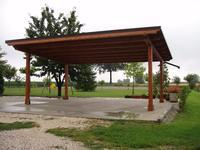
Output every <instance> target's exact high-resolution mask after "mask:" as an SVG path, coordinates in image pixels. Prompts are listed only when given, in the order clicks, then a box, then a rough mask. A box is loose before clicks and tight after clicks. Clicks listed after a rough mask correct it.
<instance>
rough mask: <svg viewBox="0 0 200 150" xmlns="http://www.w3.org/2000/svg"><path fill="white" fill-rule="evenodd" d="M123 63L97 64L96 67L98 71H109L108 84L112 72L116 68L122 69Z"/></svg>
mask: <svg viewBox="0 0 200 150" xmlns="http://www.w3.org/2000/svg"><path fill="white" fill-rule="evenodd" d="M124 66H125V64H124V63H113V64H97V65H96V68H97V70H98V71H99V73H105V72H110V84H112V72H113V71H117V70H123V69H124Z"/></svg>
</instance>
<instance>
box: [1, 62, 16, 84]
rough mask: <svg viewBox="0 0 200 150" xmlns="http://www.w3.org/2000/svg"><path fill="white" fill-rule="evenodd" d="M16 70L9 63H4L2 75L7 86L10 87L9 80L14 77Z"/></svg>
mask: <svg viewBox="0 0 200 150" xmlns="http://www.w3.org/2000/svg"><path fill="white" fill-rule="evenodd" d="M16 72H17V69H16V68H15V67H12V66H11V65H5V70H4V77H5V78H6V79H7V80H8V83H9V84H8V85H9V87H10V81H11V79H14V77H15V75H16Z"/></svg>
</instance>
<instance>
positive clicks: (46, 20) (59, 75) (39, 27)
mask: <svg viewBox="0 0 200 150" xmlns="http://www.w3.org/2000/svg"><path fill="white" fill-rule="evenodd" d="M30 18H31V22H29V27H28V28H26V34H27V36H28V37H29V38H38V37H49V36H59V35H72V34H78V33H80V29H81V27H82V26H83V24H81V23H80V22H79V21H78V20H77V16H76V11H75V10H73V11H71V12H70V15H69V17H68V18H67V17H66V16H64V14H63V13H60V14H59V15H58V17H55V16H54V10H53V9H50V8H49V7H48V6H45V7H44V8H42V12H41V17H40V18H38V17H34V16H30ZM31 64H32V65H33V66H34V67H35V68H36V69H39V70H40V71H41V72H40V74H39V75H40V76H45V75H46V74H49V75H51V76H52V78H54V79H55V81H56V85H57V87H58V96H61V88H62V85H63V83H64V65H63V64H58V63H57V62H55V61H52V60H49V59H44V58H41V57H37V56H35V57H34V59H33V60H32V62H31ZM69 74H70V72H69Z"/></svg>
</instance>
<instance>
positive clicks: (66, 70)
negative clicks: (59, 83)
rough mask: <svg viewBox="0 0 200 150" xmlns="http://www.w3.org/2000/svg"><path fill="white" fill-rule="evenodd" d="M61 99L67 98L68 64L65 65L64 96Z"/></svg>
mask: <svg viewBox="0 0 200 150" xmlns="http://www.w3.org/2000/svg"><path fill="white" fill-rule="evenodd" d="M63 99H65V100H68V99H69V96H68V65H65V96H64V97H63Z"/></svg>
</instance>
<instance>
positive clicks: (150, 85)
mask: <svg viewBox="0 0 200 150" xmlns="http://www.w3.org/2000/svg"><path fill="white" fill-rule="evenodd" d="M152 62H153V47H152V45H148V74H149V78H148V93H149V100H148V111H153V110H154V107H153V71H152V70H153V69H152Z"/></svg>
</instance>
